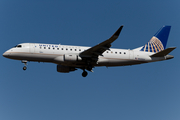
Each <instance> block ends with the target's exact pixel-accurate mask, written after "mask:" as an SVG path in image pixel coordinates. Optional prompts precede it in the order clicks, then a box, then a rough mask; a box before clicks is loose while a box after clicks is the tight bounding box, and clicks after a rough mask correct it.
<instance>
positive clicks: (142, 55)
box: [3, 25, 176, 77]
mask: <svg viewBox="0 0 180 120" xmlns="http://www.w3.org/2000/svg"><path fill="white" fill-rule="evenodd" d="M122 28H123V25H122V26H120V27H119V29H118V30H117V31H116V32H115V33H114V34H113V35H112V36H111V37H110V38H109V39H107V40H105V41H103V42H101V43H99V44H97V45H95V46H93V47H85V46H70V45H61V44H43V43H21V44H18V45H16V46H15V47H13V48H11V49H9V50H7V51H6V52H4V53H3V56H4V57H6V58H9V59H14V60H21V61H22V63H24V67H23V70H26V69H27V67H26V66H27V62H28V61H34V62H50V63H55V64H57V72H62V73H69V72H72V71H75V70H77V69H82V70H83V72H82V76H83V77H86V76H87V75H88V72H87V71H91V72H93V68H95V67H100V66H106V67H114V66H127V65H136V64H142V63H150V62H156V61H162V60H169V59H172V58H174V56H172V55H168V54H169V53H170V52H171V51H173V50H174V49H175V48H176V47H169V48H167V49H166V44H167V40H168V36H169V32H170V29H171V26H162V27H161V28H160V30H159V31H158V32H157V33H156V34H155V35H154V36H153V37H152V38H151V39H150V41H149V42H148V43H147V44H145V45H144V46H141V47H138V48H135V49H132V50H130V49H115V48H110V47H111V44H112V43H113V42H114V41H115V40H116V39H117V38H118V36H119V34H120V32H121V30H122Z"/></svg>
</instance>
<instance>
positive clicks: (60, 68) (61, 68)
mask: <svg viewBox="0 0 180 120" xmlns="http://www.w3.org/2000/svg"><path fill="white" fill-rule="evenodd" d="M75 70H77V69H76V68H75V67H69V66H63V65H57V71H58V72H62V73H69V72H71V71H75Z"/></svg>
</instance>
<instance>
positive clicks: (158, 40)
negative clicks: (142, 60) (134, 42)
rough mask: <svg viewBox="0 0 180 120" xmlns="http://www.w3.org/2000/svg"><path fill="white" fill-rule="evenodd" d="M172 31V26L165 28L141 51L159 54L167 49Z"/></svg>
mask: <svg viewBox="0 0 180 120" xmlns="http://www.w3.org/2000/svg"><path fill="white" fill-rule="evenodd" d="M170 29H171V26H163V27H162V28H161V29H160V30H159V31H158V32H157V33H156V34H155V35H154V36H153V37H152V38H151V39H150V41H149V42H148V43H147V44H145V45H144V46H143V47H142V49H141V51H144V52H154V53H157V52H160V51H162V50H164V49H166V44H167V40H168V36H169V32H170Z"/></svg>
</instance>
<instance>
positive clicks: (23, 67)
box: [21, 60, 27, 70]
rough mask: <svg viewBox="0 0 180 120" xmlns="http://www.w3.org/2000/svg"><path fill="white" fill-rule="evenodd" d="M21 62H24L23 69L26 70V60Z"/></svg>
mask: <svg viewBox="0 0 180 120" xmlns="http://www.w3.org/2000/svg"><path fill="white" fill-rule="evenodd" d="M21 62H22V63H24V67H23V70H26V69H27V60H22V61H21Z"/></svg>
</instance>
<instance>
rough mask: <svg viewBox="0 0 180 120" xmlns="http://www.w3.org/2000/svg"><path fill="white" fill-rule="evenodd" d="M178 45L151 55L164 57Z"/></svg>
mask: <svg viewBox="0 0 180 120" xmlns="http://www.w3.org/2000/svg"><path fill="white" fill-rule="evenodd" d="M175 48H176V47H170V48H167V49H165V50H163V51H160V52H158V53H155V54H153V55H151V56H150V57H164V56H166V55H167V54H169V53H170V52H171V51H173V50H174V49H175Z"/></svg>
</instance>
